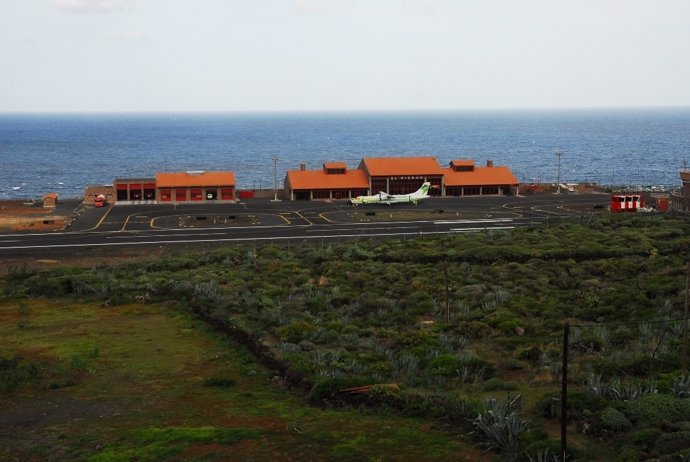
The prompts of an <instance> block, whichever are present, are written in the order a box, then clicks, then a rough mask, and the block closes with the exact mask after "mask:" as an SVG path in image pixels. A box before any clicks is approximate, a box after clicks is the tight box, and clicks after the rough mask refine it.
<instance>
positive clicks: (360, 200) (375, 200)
mask: <svg viewBox="0 0 690 462" xmlns="http://www.w3.org/2000/svg"><path fill="white" fill-rule="evenodd" d="M430 187H431V183H429V182H428V181H427V182H425V183H424V184H422V187H421V188H419V189H418V190H417V191H415V192H413V193H410V194H388V193H386V192H383V191H380V192H379V193H378V194H374V195H373V196H357V197H355V198H353V199H350V204H352V205H364V204H387V205H390V204H402V203H413V204H417V203H418V202H421V201H423V200H424V199H426V198H427V197H429V188H430Z"/></svg>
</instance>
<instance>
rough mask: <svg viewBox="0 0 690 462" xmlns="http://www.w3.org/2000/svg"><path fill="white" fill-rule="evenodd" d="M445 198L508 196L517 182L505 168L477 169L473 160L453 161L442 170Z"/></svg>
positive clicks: (487, 165)
mask: <svg viewBox="0 0 690 462" xmlns="http://www.w3.org/2000/svg"><path fill="white" fill-rule="evenodd" d="M443 170H444V174H443V181H444V184H445V195H446V196H485V195H496V194H508V193H510V191H511V190H512V188H515V187H517V185H518V181H517V178H515V175H513V172H511V171H510V169H509V168H508V167H506V166H494V163H493V161H491V160H489V161H487V162H486V167H477V166H476V165H475V164H474V161H473V160H453V161H451V162H450V167H448V168H445V169H443Z"/></svg>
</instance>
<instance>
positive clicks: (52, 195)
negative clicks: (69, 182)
mask: <svg viewBox="0 0 690 462" xmlns="http://www.w3.org/2000/svg"><path fill="white" fill-rule="evenodd" d="M57 198H58V193H55V192H50V193H46V194H45V195H44V196H43V199H57Z"/></svg>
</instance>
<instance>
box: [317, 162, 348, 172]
mask: <svg viewBox="0 0 690 462" xmlns="http://www.w3.org/2000/svg"><path fill="white" fill-rule="evenodd" d="M323 168H324V169H326V170H347V164H346V163H345V162H324V164H323Z"/></svg>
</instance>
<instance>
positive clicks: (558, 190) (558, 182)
mask: <svg viewBox="0 0 690 462" xmlns="http://www.w3.org/2000/svg"><path fill="white" fill-rule="evenodd" d="M562 155H563V151H561V150H560V149H559V150H558V151H556V157H557V158H558V170H557V175H556V194H560V193H561V156H562Z"/></svg>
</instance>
